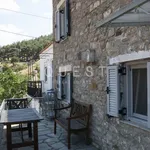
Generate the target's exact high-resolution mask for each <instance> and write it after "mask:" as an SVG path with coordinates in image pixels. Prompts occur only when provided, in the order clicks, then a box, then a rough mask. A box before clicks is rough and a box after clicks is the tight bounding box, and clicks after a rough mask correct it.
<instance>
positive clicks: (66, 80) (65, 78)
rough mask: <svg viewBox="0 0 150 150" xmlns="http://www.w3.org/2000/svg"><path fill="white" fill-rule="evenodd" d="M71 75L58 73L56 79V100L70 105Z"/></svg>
mask: <svg viewBox="0 0 150 150" xmlns="http://www.w3.org/2000/svg"><path fill="white" fill-rule="evenodd" d="M72 86H73V82H72V73H66V75H64V73H60V74H58V77H57V98H58V99H61V100H64V101H66V102H67V103H71V99H72V92H73V90H72Z"/></svg>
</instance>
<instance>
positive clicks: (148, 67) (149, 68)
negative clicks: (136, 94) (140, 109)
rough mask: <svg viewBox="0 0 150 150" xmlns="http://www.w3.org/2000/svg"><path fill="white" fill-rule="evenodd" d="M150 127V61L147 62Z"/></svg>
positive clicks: (149, 121)
mask: <svg viewBox="0 0 150 150" xmlns="http://www.w3.org/2000/svg"><path fill="white" fill-rule="evenodd" d="M147 98H148V106H147V110H148V128H150V62H148V63H147Z"/></svg>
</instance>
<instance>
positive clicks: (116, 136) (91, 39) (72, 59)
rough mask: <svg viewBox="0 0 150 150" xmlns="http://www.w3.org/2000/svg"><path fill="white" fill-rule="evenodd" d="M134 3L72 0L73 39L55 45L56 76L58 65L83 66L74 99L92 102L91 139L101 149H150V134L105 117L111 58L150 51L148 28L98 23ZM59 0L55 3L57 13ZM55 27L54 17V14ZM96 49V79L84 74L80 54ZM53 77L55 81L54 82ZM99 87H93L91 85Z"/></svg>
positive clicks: (94, 76) (126, 0) (126, 1)
mask: <svg viewBox="0 0 150 150" xmlns="http://www.w3.org/2000/svg"><path fill="white" fill-rule="evenodd" d="M130 1H131V0H70V4H71V8H70V9H71V36H69V37H68V39H67V40H65V41H62V42H60V43H54V62H53V63H54V76H55V77H56V75H57V73H58V68H59V66H62V65H73V66H80V69H79V72H80V76H79V77H74V79H73V98H74V99H75V100H79V101H83V102H86V103H91V104H92V105H93V112H92V117H91V121H90V123H91V134H90V135H91V138H92V140H93V144H94V145H96V146H97V147H99V148H100V149H102V150H112V149H115V150H149V149H150V132H149V130H143V129H141V128H139V127H135V126H132V125H129V124H125V123H123V122H121V121H120V120H119V119H114V118H111V119H109V118H108V117H107V116H106V107H107V106H106V101H107V100H106V70H105V69H103V72H104V73H102V69H101V68H103V67H104V68H105V66H107V64H108V59H109V57H115V56H117V55H119V54H125V53H129V52H131V51H137V50H147V49H150V43H149V39H150V28H149V27H144V26H142V27H120V28H107V27H106V28H96V27H95V24H96V23H97V21H100V20H101V19H103V18H106V17H107V16H109V15H110V14H111V13H113V12H115V11H117V10H118V9H120V8H121V7H123V6H125V5H126V4H127V3H129V2H130ZM58 3H59V0H53V8H54V10H53V11H54V14H55V11H56V6H57V4H58ZM54 24H55V15H54ZM86 49H94V50H96V64H95V65H93V66H92V68H93V72H94V74H93V77H87V76H86V75H85V71H86V70H85V69H86V66H85V64H82V63H81V62H80V61H79V59H78V53H79V52H83V51H85V50H86ZM55 77H54V79H55ZM93 83H95V84H96V86H94V87H95V88H92V86H91V84H92V85H93Z"/></svg>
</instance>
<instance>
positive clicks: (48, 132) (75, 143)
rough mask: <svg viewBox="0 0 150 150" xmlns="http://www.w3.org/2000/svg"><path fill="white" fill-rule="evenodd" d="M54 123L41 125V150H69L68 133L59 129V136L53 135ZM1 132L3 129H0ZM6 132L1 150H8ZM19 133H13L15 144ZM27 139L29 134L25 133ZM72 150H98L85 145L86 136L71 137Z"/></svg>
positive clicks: (0, 146)
mask: <svg viewBox="0 0 150 150" xmlns="http://www.w3.org/2000/svg"><path fill="white" fill-rule="evenodd" d="M53 126H54V125H53V121H46V120H43V121H42V122H41V123H39V130H38V131H39V150H67V142H66V140H67V135H66V132H65V131H64V130H63V129H62V128H60V127H58V128H57V134H56V135H54V134H53ZM0 131H1V129H0ZM1 133H2V132H1ZM4 135H5V132H4V133H3V134H2V136H0V140H1V141H0V150H7V149H6V139H5V138H4V137H5V136H4ZM18 135H19V133H13V140H14V141H13V142H16V141H17V142H19V141H20V138H19V136H18ZM24 135H25V137H27V133H25V132H24ZM14 150H33V147H26V148H19V149H14ZM71 150H97V149H96V148H95V147H94V146H92V145H85V138H84V135H72V136H71Z"/></svg>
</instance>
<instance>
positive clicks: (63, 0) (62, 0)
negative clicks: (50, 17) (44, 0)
mask: <svg viewBox="0 0 150 150" xmlns="http://www.w3.org/2000/svg"><path fill="white" fill-rule="evenodd" d="M64 3H65V0H61V1H60V2H59V3H58V5H57V10H59V8H60V7H61V6H62V5H63V4H64Z"/></svg>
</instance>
